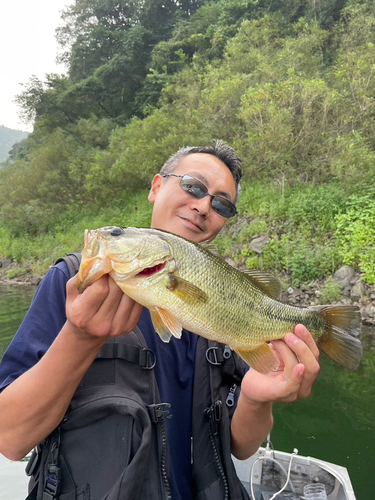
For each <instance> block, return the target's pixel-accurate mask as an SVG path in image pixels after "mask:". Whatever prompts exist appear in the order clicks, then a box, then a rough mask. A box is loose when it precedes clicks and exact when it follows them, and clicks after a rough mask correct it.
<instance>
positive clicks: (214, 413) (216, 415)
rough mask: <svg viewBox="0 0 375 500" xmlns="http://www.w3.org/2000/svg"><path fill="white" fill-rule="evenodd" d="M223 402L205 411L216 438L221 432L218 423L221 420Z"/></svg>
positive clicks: (216, 403) (217, 402)
mask: <svg viewBox="0 0 375 500" xmlns="http://www.w3.org/2000/svg"><path fill="white" fill-rule="evenodd" d="M221 412H222V407H221V401H220V400H219V401H215V403H214V404H213V405H211V406H209V407H208V408H206V409H205V410H204V413H205V414H206V415H207V417H208V420H209V422H210V425H211V429H212V432H213V434H214V436H216V435H217V434H218V432H219V426H218V422H220V420H221Z"/></svg>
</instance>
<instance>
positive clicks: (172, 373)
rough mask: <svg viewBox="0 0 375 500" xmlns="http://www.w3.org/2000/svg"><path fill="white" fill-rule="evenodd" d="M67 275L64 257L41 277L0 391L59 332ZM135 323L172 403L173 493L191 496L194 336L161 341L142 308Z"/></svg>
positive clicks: (2, 368) (0, 368) (0, 374)
mask: <svg viewBox="0 0 375 500" xmlns="http://www.w3.org/2000/svg"><path fill="white" fill-rule="evenodd" d="M68 279H69V272H68V269H67V267H66V265H65V263H63V262H62V263H60V264H58V265H57V266H54V267H53V268H52V269H51V270H50V271H48V273H47V274H46V276H45V277H44V279H43V281H42V282H41V284H40V286H39V288H38V290H37V292H36V294H35V297H34V299H33V301H32V303H31V306H30V309H29V311H28V312H27V314H26V316H25V318H24V320H23V322H22V324H21V326H20V328H19V330H18V331H17V333H16V335H15V336H14V338H13V340H12V342H11V344H10V345H9V347H8V349H7V351H6V352H5V354H4V357H3V359H2V361H1V363H0V390H1V389H3V388H4V387H6V386H7V385H9V384H10V383H11V382H13V381H14V380H16V379H17V378H18V377H19V376H20V375H22V374H23V373H24V372H26V371H27V370H28V369H29V368H31V367H32V366H34V365H35V364H36V363H37V362H38V361H39V360H40V359H41V357H42V356H43V355H44V354H45V352H46V351H47V349H48V348H49V347H50V345H51V344H52V343H53V341H54V339H55V338H56V336H57V335H58V333H59V332H60V330H61V328H62V327H63V325H64V323H65V321H66V316H65V301H66V289H65V287H66V282H67V281H68ZM138 326H139V328H140V329H141V331H142V333H143V335H144V337H145V339H146V342H147V345H148V347H149V348H150V349H152V350H153V351H154V353H155V355H156V360H157V362H156V365H155V375H156V380H157V383H158V387H159V392H160V397H161V400H162V402H165V403H170V404H171V414H172V415H173V416H172V418H171V419H169V420H167V435H168V445H169V450H170V467H171V469H170V472H171V474H170V476H171V477H170V482H171V488H172V498H173V499H174V500H175V499H176V500H191V493H190V486H189V485H190V477H191V451H190V450H191V404H192V393H193V376H194V359H195V349H196V345H197V339H198V337H197V336H196V335H194V334H193V333H190V332H187V331H185V330H183V334H182V338H181V339H180V340H178V339H175V338H172V339H171V341H170V342H169V343H164V342H162V341H161V339H160V338H159V336H158V335H157V334H156V333H155V330H154V327H153V325H152V322H151V319H150V314H149V312H148V310H147V309H145V308H144V309H143V311H142V315H141V318H140V320H139V323H138Z"/></svg>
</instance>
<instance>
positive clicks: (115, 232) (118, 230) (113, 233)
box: [111, 227, 122, 236]
mask: <svg viewBox="0 0 375 500" xmlns="http://www.w3.org/2000/svg"><path fill="white" fill-rule="evenodd" d="M121 233H122V229H121V227H114V228H113V229H112V231H111V236H120V234H121Z"/></svg>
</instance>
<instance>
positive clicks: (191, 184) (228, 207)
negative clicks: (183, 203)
mask: <svg viewBox="0 0 375 500" xmlns="http://www.w3.org/2000/svg"><path fill="white" fill-rule="evenodd" d="M161 176H162V177H169V176H173V177H181V180H180V188H181V189H182V190H183V191H185V193H188V194H190V195H191V196H194V198H198V200H201V199H202V198H204V197H205V196H211V206H212V209H213V210H214V211H215V212H216V213H217V214H219V215H221V216H222V217H225V218H226V219H230V217H234V216H235V215H236V214H237V210H236V207H235V206H234V205H233V203H232V202H230V201H229V200H227V199H226V198H224V197H223V196H217V195H213V194H211V193H209V192H208V189H207V187H206V186H205V185H204V184H202V182H201V181H198V179H195V177H191V176H190V175H177V174H161Z"/></svg>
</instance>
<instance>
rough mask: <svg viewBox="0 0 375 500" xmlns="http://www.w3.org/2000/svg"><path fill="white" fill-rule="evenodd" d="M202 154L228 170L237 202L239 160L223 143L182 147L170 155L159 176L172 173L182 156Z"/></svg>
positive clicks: (216, 142)
mask: <svg viewBox="0 0 375 500" xmlns="http://www.w3.org/2000/svg"><path fill="white" fill-rule="evenodd" d="M196 153H203V154H208V155H212V156H215V157H216V158H218V159H219V160H220V161H222V162H223V163H224V165H226V166H227V167H228V169H229V170H230V172H231V174H232V176H233V179H234V182H235V185H236V199H235V202H237V199H238V195H239V192H240V189H241V188H240V180H241V177H242V167H241V159H240V157H239V156H238V154H237V152H236V151H235V150H234V149H233V148H232V147H230V146H228V145H227V144H224V143H223V141H220V140H215V141H214V143H213V145H212V146H194V147H191V146H184V147H182V148H180V149H179V150H178V151H177V153H175V154H174V155H172V156H171V157H170V158H169V159H168V160H167V161H166V162H165V163H164V165H163V167H162V168H161V170H160V174H162V175H165V174H170V173H172V172H173V171H174V170H175V169H176V168H177V167H178V164H179V163H180V160H181V158H183V157H184V156H188V155H192V154H196Z"/></svg>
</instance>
